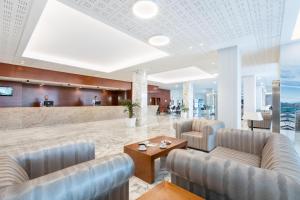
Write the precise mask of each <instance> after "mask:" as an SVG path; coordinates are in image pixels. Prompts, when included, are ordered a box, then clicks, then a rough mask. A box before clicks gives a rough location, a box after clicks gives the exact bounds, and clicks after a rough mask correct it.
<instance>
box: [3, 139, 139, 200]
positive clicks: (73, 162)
mask: <svg viewBox="0 0 300 200" xmlns="http://www.w3.org/2000/svg"><path fill="white" fill-rule="evenodd" d="M7 156H8V159H11V162H10V165H14V164H11V163H13V162H14V161H15V164H17V165H18V166H10V169H16V168H18V167H19V169H18V172H20V171H22V169H24V171H25V172H26V174H27V175H28V179H27V178H26V177H25V178H23V182H21V183H20V176H18V179H17V181H15V182H13V183H16V182H18V183H17V184H10V185H8V186H6V187H2V188H1V189H0V199H2V200H16V199H22V200H48V199H49V200H50V199H51V200H52V199H55V200H60V199H66V200H69V199H70V200H96V199H97V200H128V199H129V185H128V181H129V178H130V177H131V176H132V175H133V168H134V164H133V161H132V160H131V158H130V157H129V156H128V155H126V154H117V155H113V156H109V157H103V158H99V159H95V146H94V144H93V143H92V142H89V141H74V142H67V143H62V144H53V145H49V146H47V147H42V146H39V147H34V148H28V149H20V150H18V151H15V152H12V153H10V154H9V155H7ZM2 160H5V159H2ZM2 160H1V158H0V169H1V168H3V167H4V168H5V167H7V164H6V163H2V162H1V161H2ZM1 165H2V166H1ZM15 171H16V170H15ZM26 174H25V175H26ZM22 175H23V176H24V173H22ZM4 178H7V177H4ZM26 179H27V180H26ZM0 181H1V177H0Z"/></svg>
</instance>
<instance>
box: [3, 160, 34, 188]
mask: <svg viewBox="0 0 300 200" xmlns="http://www.w3.org/2000/svg"><path fill="white" fill-rule="evenodd" d="M28 180H29V177H28V175H27V173H26V172H25V170H24V169H23V168H22V167H21V166H20V165H19V164H18V163H17V162H16V161H15V160H14V159H12V158H11V157H9V156H0V189H1V188H5V187H7V186H11V185H15V184H20V183H23V182H25V181H28Z"/></svg>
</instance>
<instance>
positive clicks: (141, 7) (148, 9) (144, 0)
mask: <svg viewBox="0 0 300 200" xmlns="http://www.w3.org/2000/svg"><path fill="white" fill-rule="evenodd" d="M132 12H133V14H134V15H135V16H137V17H139V18H142V19H150V18H152V17H154V16H156V15H157V13H158V6H157V5H156V4H155V3H154V2H153V1H150V0H141V1H137V2H136V3H135V4H134V5H133V7H132Z"/></svg>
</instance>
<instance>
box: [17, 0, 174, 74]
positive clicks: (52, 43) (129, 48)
mask: <svg viewBox="0 0 300 200" xmlns="http://www.w3.org/2000/svg"><path fill="white" fill-rule="evenodd" d="M167 55H168V54H167V53H165V52H163V51H161V50H158V49H156V48H154V47H152V46H150V45H148V44H146V43H144V42H142V41H140V40H137V39H135V38H133V37H131V36H129V35H127V34H125V33H123V32H121V31H119V30H117V29H114V28H112V27H110V26H108V25H106V24H104V23H102V22H100V21H99V20H96V19H94V18H92V17H90V16H88V15H86V14H83V13H81V12H79V11H77V10H75V9H73V8H70V7H69V6H66V5H65V4H63V3H60V2H58V1H56V0H51V1H48V3H47V5H46V7H45V9H44V11H43V13H42V15H41V17H40V19H39V21H38V24H37V26H36V28H35V30H34V32H33V34H32V36H31V38H30V40H29V43H28V45H27V47H26V49H25V51H24V53H23V57H27V58H32V59H37V60H43V61H48V62H52V63H59V64H64V65H69V66H74V67H79V68H86V69H91V70H95V71H101V72H112V71H116V70H120V69H123V68H127V67H130V66H133V65H136V64H141V63H145V62H148V61H151V60H155V59H158V58H161V57H165V56H167Z"/></svg>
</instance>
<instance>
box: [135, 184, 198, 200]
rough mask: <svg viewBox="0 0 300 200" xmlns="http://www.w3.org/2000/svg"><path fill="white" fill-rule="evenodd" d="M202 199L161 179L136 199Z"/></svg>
mask: <svg viewBox="0 0 300 200" xmlns="http://www.w3.org/2000/svg"><path fill="white" fill-rule="evenodd" d="M153 199H155V200H204V199H203V198H202V197H199V196H197V195H195V194H193V193H191V192H189V191H187V190H185V189H183V188H181V187H179V186H177V185H174V184H172V183H169V182H166V181H163V182H161V183H159V184H158V185H156V186H155V187H154V188H152V189H150V190H149V191H148V192H146V193H145V194H143V195H142V196H141V197H139V198H138V200H153Z"/></svg>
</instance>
